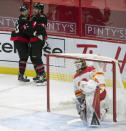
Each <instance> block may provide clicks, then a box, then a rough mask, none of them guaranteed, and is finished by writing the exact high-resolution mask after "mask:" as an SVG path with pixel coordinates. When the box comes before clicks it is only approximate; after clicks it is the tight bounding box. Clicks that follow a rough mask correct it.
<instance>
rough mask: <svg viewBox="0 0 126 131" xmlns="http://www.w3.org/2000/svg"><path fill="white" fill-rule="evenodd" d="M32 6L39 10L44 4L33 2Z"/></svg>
mask: <svg viewBox="0 0 126 131" xmlns="http://www.w3.org/2000/svg"><path fill="white" fill-rule="evenodd" d="M33 8H36V9H39V10H43V9H44V4H42V3H35V4H34V6H33Z"/></svg>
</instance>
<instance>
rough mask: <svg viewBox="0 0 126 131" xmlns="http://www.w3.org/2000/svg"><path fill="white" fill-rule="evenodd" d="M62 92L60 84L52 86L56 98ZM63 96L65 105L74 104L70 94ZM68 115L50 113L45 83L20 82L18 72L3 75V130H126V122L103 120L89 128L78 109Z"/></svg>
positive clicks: (0, 117) (0, 93)
mask: <svg viewBox="0 0 126 131" xmlns="http://www.w3.org/2000/svg"><path fill="white" fill-rule="evenodd" d="M64 90H67V89H64ZM62 92H63V90H61V89H59V88H57V87H56V88H53V93H54V95H53V99H54V100H55V99H57V98H56V97H55V96H56V94H57V93H62ZM61 99H68V103H66V104H63V105H64V106H66V105H67V104H68V105H70V104H71V103H69V97H67V94H63V93H62V97H60V99H59V102H60V100H61ZM54 104H55V103H54ZM63 105H62V107H63ZM124 107H125V106H124ZM72 108H75V107H72ZM125 110H126V109H125ZM67 111H68V112H70V110H67ZM68 114H69V113H68ZM68 114H66V115H65V114H64V113H61V114H59V112H58V113H54V112H50V113H48V112H47V104H46V87H45V86H42V87H41V86H39V87H37V86H36V85H35V84H34V82H32V80H31V82H30V83H23V82H19V81H18V80H17V76H15V75H2V74H1V75H0V131H96V130H97V131H98V130H99V131H112V130H114V131H124V130H125V129H126V121H123V122H117V123H113V122H102V123H101V126H99V127H88V126H86V125H84V124H83V123H82V121H81V120H80V119H79V116H78V115H77V114H76V111H75V110H73V111H72V114H74V115H68ZM125 117H126V116H125Z"/></svg>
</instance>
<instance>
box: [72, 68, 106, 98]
mask: <svg viewBox="0 0 126 131" xmlns="http://www.w3.org/2000/svg"><path fill="white" fill-rule="evenodd" d="M73 82H74V92H75V96H76V97H77V98H81V96H82V95H83V94H85V92H86V91H91V90H92V89H93V88H94V90H95V89H96V87H97V86H98V87H99V88H100V100H102V99H104V98H105V96H106V90H105V86H106V85H105V80H104V73H103V72H97V70H96V69H95V68H94V67H93V66H90V67H87V68H86V69H84V70H83V71H82V72H81V74H75V76H74V80H73ZM83 84H86V88H85V87H84V86H83Z"/></svg>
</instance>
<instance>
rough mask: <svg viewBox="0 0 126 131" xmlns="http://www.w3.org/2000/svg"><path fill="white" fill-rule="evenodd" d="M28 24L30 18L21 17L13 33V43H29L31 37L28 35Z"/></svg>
mask: <svg viewBox="0 0 126 131" xmlns="http://www.w3.org/2000/svg"><path fill="white" fill-rule="evenodd" d="M28 23H29V18H26V17H24V16H23V15H20V16H19V19H18V21H17V23H16V28H15V30H14V31H13V32H12V33H11V38H10V40H12V41H15V40H19V41H22V42H26V43H28V41H29V36H28V35H27V28H28Z"/></svg>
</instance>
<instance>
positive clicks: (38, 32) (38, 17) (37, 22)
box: [30, 3, 47, 83]
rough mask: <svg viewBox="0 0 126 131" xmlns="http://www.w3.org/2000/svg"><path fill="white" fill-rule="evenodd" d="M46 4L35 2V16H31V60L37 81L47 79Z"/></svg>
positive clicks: (40, 81)
mask: <svg viewBox="0 0 126 131" xmlns="http://www.w3.org/2000/svg"><path fill="white" fill-rule="evenodd" d="M43 10H44V5H43V4H41V3H35V4H34V6H33V17H32V18H31V25H30V26H31V28H30V29H31V34H32V35H31V37H30V43H31V54H30V56H31V61H32V63H33V64H34V68H35V71H36V77H35V78H33V80H36V83H43V82H44V81H45V80H46V76H45V69H44V64H43V61H42V49H43V47H44V45H45V40H46V39H47V33H46V26H47V18H46V15H44V14H43Z"/></svg>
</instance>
